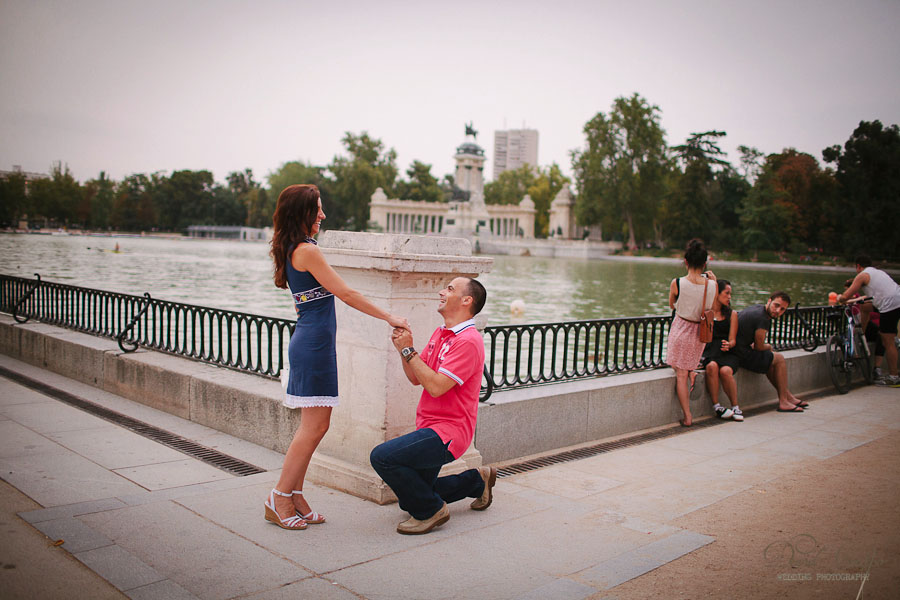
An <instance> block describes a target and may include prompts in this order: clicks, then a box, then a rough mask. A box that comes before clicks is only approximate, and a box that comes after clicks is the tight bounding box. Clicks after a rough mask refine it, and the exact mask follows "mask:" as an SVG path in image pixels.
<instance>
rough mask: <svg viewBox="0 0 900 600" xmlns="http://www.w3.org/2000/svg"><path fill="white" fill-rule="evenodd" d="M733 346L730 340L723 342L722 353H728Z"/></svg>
mask: <svg viewBox="0 0 900 600" xmlns="http://www.w3.org/2000/svg"><path fill="white" fill-rule="evenodd" d="M732 347H733V346H732V345H731V342H729V341H728V340H722V352H728V351H729V350H731V348H732Z"/></svg>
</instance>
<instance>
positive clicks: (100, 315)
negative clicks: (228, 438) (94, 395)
mask: <svg viewBox="0 0 900 600" xmlns="http://www.w3.org/2000/svg"><path fill="white" fill-rule="evenodd" d="M35 276H36V279H25V278H22V277H13V276H10V275H2V274H0V311H2V312H8V313H11V314H12V315H13V317H14V318H15V319H16V320H17V321H19V322H24V321H27V320H28V319H31V318H33V319H37V320H39V321H41V322H44V323H49V324H52V325H58V326H61V327H67V328H69V329H75V330H77V331H82V332H85V333H90V334H94V335H99V336H103V337H109V338H113V339H116V340H118V342H119V346H120V347H121V348H122V349H123V350H124V351H126V352H129V351H133V350H135V349H136V348H137V347H138V346H143V347H146V348H151V349H154V350H160V351H162V352H168V353H171V354H177V355H180V356H186V357H189V358H194V359H197V360H200V361H203V362H208V363H212V364H215V365H220V366H224V367H228V368H231V369H237V370H240V371H247V372H251V373H256V374H258V375H263V376H266V377H272V378H275V377H278V376H279V375H280V373H281V370H282V368H283V367H284V365H285V362H286V356H287V346H288V343H289V342H290V337H291V334H292V333H293V330H294V322H293V321H289V320H286V319H277V318H273V317H264V316H260V315H253V314H247V313H240V312H235V311H228V310H222V309H218V308H209V307H205V306H194V305H191V304H181V303H178V302H170V301H167V300H157V299H155V298H151V297H150V294H144V295H143V296H133V295H129V294H120V293H116V292H107V291H102V290H95V289H90V288H82V287H77V286H71V285H66V284H61V283H53V282H49V281H43V280H41V279H40V276H38V275H37V274H36V275H35ZM839 310H840V309H839V308H834V307H828V306H814V307H806V308H800V307H799V305H797V306H795V307H794V308H793V309H791V310H789V311H787V313H785V315H783V316H782V317H781V318H780V319H777V320H776V321H774V322H773V324H772V330H771V331H770V332H769V341H770V343H771V344H772V345H773V346H774V347H775V348H776V349H777V350H787V349H791V348H805V349H807V350H813V349H815V348H816V346H818V345H820V344H823V343H824V341H825V340H826V339H827V338H828V337H829V336H830V335H831V334H833V333H835V332H836V331H837V330H838V328H839V327H840V321H839V319H834V318H829V316H830V315H832V314H836V313H837V311H839ZM671 321H672V317H671V316H668V315H667V316H645V317H627V318H621V319H595V320H589V321H569V322H561V323H537V324H531V325H498V326H488V327H486V328H485V329H484V339H485V351H486V352H485V354H486V360H485V367H484V375H483V378H482V387H481V395H480V399H481V400H482V401H486V400H487V399H488V398H489V397H490V396H491V395H492V394H493V393H494V392H500V391H504V390H510V389H515V388H521V387H529V386H534V385H543V384H550V383H560V382H563V381H572V380H577V379H583V378H589V377H602V376H607V375H614V374H619V373H630V372H634V371H641V370H647V369H658V368H664V367H665V366H666V365H665V362H664V361H665V348H666V341H667V338H668V333H669V326H670V324H671Z"/></svg>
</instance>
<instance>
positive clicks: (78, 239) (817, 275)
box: [0, 234, 854, 325]
mask: <svg viewBox="0 0 900 600" xmlns="http://www.w3.org/2000/svg"><path fill="white" fill-rule="evenodd" d="M116 243H118V244H119V247H120V249H121V251H120V252H119V253H114V252H111V250H113V249H114V248H115V245H116ZM268 251H269V247H268V245H266V244H262V243H253V242H229V241H216V240H188V239H155V238H108V237H88V236H49V235H15V234H0V257H2V263H0V265H2V266H0V271H2V272H3V273H6V274H10V275H17V276H20V277H29V278H30V277H33V274H34V273H40V274H41V277H42V278H43V279H46V280H48V281H58V282H60V283H67V284H70V285H79V286H83V287H90V288H98V289H104V290H111V291H116V292H123V293H129V294H135V295H140V294H143V293H144V292H149V293H150V294H151V295H152V296H153V297H154V298H159V299H162V300H173V301H176V302H184V303H188V304H197V305H202V306H213V307H216V308H224V309H228V310H235V311H240V312H249V313H255V314H262V315H267V316H273V317H281V318H285V319H293V318H294V317H295V313H294V310H293V305H292V302H291V299H290V295H289V294H288V292H287V291H286V290H279V289H278V288H276V287H275V286H274V284H273V283H272V264H271V259H270V258H269V255H268ZM711 268H712V269H713V270H714V271H715V272H716V274H717V275H718V276H719V277H724V278H726V279H729V280H730V281H731V282H732V283H733V284H734V299H733V303H734V306H735V307H736V308H741V307H744V306H747V305H749V304H755V303H757V302H762V301H764V300H765V299H766V298H767V297H768V295H769V293H770V292H771V291H773V290H775V289H783V290H785V291H787V292H788V293H789V294H790V295H791V297H792V298H793V299H794V302H800V303H801V305H811V304H812V305H818V304H824V303H825V301H826V298H827V295H828V292H829V291H832V290H838V291H839V290H841V289H843V285H842V283H843V281H844V279H846V278H848V277H851V276H852V275H853V274H854V273H853V272H852V270H851V269H848V270H847V272H846V273H835V272H820V271H794V270H786V271H773V270H757V269H747V268H738V267H734V266H729V265H728V264H727V263H720V264H713V265H711ZM683 274H684V270H683V268H681V267H679V266H678V265H668V264H658V263H643V262H621V261H603V260H582V259H559V258H554V259H550V258H536V257H511V256H498V257H494V266H493V270H492V272H491V273H487V274H485V275H483V276H482V277H481V279H482V281H483V283H484V284H485V287H486V288H487V290H488V302H487V305H486V306H485V309H484V312H485V313H486V314H487V317H488V323H489V324H491V325H503V324H508V323H542V322H552V321H573V320H584V319H600V318H612V317H625V316H639V315H661V314H667V313H668V312H669V309H668V294H669V282H670V281H671V280H672V278H673V277H678V276H680V275H683ZM516 299H522V300H523V301H524V302H525V307H526V308H525V313H524V314H523V315H522V316H519V317H513V315H511V313H510V309H509V306H510V304H511V303H512V301H513V300H516Z"/></svg>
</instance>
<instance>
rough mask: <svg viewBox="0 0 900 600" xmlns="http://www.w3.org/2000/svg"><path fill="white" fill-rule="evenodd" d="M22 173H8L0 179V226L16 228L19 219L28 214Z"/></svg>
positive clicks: (24, 180) (24, 181)
mask: <svg viewBox="0 0 900 600" xmlns="http://www.w3.org/2000/svg"><path fill="white" fill-rule="evenodd" d="M25 189H26V179H25V174H24V173H10V174H9V175H6V176H5V177H0V224H5V225H12V226H14V227H17V226H18V222H19V219H20V218H21V217H22V216H24V215H25V214H27V212H28V197H27V195H26V193H25Z"/></svg>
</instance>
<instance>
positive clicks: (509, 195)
mask: <svg viewBox="0 0 900 600" xmlns="http://www.w3.org/2000/svg"><path fill="white" fill-rule="evenodd" d="M536 172H537V169H536V168H535V167H532V166H531V165H522V166H521V167H519V168H518V169H509V170H507V171H503V172H502V173H500V174H499V175H498V176H497V178H496V179H495V180H494V181H489V182H488V183H486V184H485V186H484V203H485V204H518V203H519V202H521V201H522V198H524V197H525V194H527V193H528V188H530V187H531V186H533V185H534V182H535V180H536Z"/></svg>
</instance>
